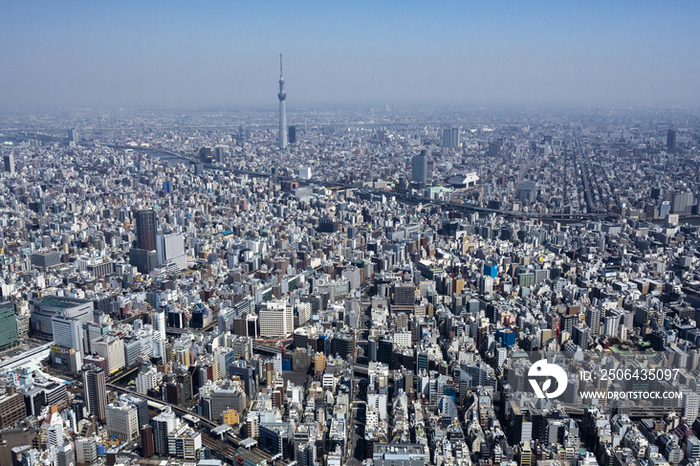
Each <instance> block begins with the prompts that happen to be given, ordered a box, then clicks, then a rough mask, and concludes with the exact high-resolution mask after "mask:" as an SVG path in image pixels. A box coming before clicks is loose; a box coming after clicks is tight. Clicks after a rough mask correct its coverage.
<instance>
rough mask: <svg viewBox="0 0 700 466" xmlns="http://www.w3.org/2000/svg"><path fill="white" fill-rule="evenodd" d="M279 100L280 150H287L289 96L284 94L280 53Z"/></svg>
mask: <svg viewBox="0 0 700 466" xmlns="http://www.w3.org/2000/svg"><path fill="white" fill-rule="evenodd" d="M277 98H278V99H279V100H280V135H279V136H280V142H279V146H280V149H282V150H285V149H287V114H286V111H285V106H284V99H286V98H287V94H285V93H284V76H283V75H282V54H281V53H280V92H279V94H277Z"/></svg>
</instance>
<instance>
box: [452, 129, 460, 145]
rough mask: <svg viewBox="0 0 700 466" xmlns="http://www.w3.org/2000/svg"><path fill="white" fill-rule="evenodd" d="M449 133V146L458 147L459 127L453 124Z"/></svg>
mask: <svg viewBox="0 0 700 466" xmlns="http://www.w3.org/2000/svg"><path fill="white" fill-rule="evenodd" d="M450 133H451V134H450V136H451V137H452V141H451V145H450V147H459V128H457V127H456V126H453V127H452V129H451V130H450Z"/></svg>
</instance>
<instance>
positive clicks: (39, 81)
mask: <svg viewBox="0 0 700 466" xmlns="http://www.w3.org/2000/svg"><path fill="white" fill-rule="evenodd" d="M0 21H1V22H2V23H1V27H0V57H2V60H3V64H2V71H0V105H1V106H4V107H8V106H12V107H23V106H35V105H51V106H56V105H57V106H69V107H74V106H135V105H146V106H152V105H155V106H210V105H219V106H222V107H234V106H235V105H241V104H245V105H248V104H254V105H270V106H275V105H276V104H277V97H276V93H277V87H278V85H277V80H278V76H279V63H278V54H279V53H283V54H284V63H285V66H284V70H285V73H284V75H285V79H286V83H287V84H286V91H287V106H288V108H290V110H291V108H292V107H293V106H295V105H299V106H301V105H304V104H320V103H369V104H382V103H385V102H386V103H391V104H426V103H427V104H440V105H442V104H450V103H451V104H467V105H468V104H486V105H488V104H545V105H581V104H583V105H587V106H588V105H628V104H629V105H641V106H648V105H651V106H666V105H680V106H690V107H696V106H700V31H699V29H700V2H698V1H697V0H692V1H680V0H679V1H658V2H652V1H643V0H637V1H629V2H627V1H602V2H594V1H588V0H586V1H582V0H578V1H552V2H547V1H536V2H526V1H513V2H498V1H488V2H485V1H479V2H473V3H471V2H467V1H454V2H437V1H434V2H410V1H396V2H394V1H381V2H379V1H368V2H358V1H331V0H326V1H316V2H302V1H286V2H272V1H270V2H266V1H250V2H233V1H221V2H207V1H186V2H185V1H183V2H180V1H162V2H161V1H150V0H149V1H124V0H121V1H111V2H109V1H97V0H93V1H84V2H83V1H76V2H70V1H65V2H56V1H45V2H34V1H28V0H27V1H12V2H9V1H2V7H1V8H0Z"/></svg>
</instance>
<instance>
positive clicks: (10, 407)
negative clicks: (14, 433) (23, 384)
mask: <svg viewBox="0 0 700 466" xmlns="http://www.w3.org/2000/svg"><path fill="white" fill-rule="evenodd" d="M25 417H27V407H26V406H25V404H24V396H23V395H22V394H21V393H15V394H12V395H0V429H4V428H6V427H14V425H15V421H21V420H22V419H24V418H25Z"/></svg>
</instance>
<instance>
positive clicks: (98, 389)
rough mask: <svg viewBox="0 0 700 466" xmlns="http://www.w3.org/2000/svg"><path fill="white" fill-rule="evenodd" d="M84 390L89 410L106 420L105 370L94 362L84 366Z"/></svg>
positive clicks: (100, 418)
mask: <svg viewBox="0 0 700 466" xmlns="http://www.w3.org/2000/svg"><path fill="white" fill-rule="evenodd" d="M83 392H84V398H85V401H86V402H87V411H88V412H89V413H90V414H93V415H95V416H97V418H98V419H99V420H100V422H101V423H103V424H104V423H105V422H106V412H105V409H106V407H107V385H106V379H105V371H104V369H102V368H101V367H98V366H96V365H94V364H90V365H85V366H83Z"/></svg>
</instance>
